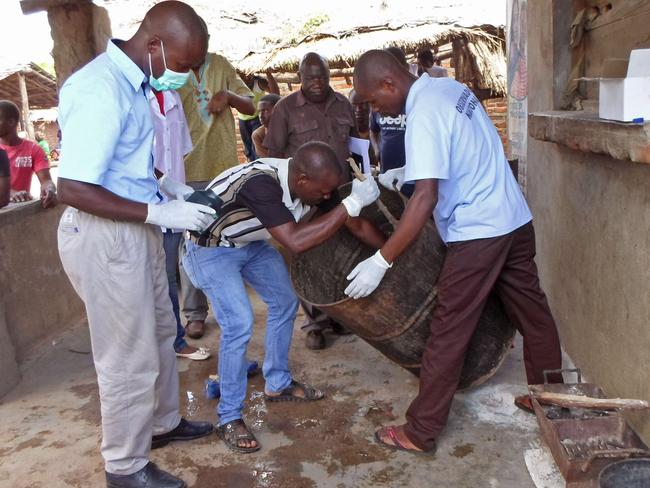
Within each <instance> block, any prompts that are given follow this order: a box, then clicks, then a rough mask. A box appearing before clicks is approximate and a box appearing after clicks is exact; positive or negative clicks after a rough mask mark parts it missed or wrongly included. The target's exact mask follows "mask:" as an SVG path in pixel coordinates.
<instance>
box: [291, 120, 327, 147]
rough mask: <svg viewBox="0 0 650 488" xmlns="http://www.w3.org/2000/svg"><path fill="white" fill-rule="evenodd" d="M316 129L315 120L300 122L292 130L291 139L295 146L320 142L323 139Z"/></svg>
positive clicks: (316, 123) (316, 122)
mask: <svg viewBox="0 0 650 488" xmlns="http://www.w3.org/2000/svg"><path fill="white" fill-rule="evenodd" d="M318 129H319V127H318V121H317V120H314V119H311V120H303V121H300V123H299V124H297V125H296V126H294V127H293V130H292V132H293V134H292V138H293V139H294V140H295V142H296V144H295V145H297V146H302V145H303V144H304V143H306V142H310V141H322V140H323V139H322V137H321V134H320V132H319V130H318ZM292 145H293V144H292Z"/></svg>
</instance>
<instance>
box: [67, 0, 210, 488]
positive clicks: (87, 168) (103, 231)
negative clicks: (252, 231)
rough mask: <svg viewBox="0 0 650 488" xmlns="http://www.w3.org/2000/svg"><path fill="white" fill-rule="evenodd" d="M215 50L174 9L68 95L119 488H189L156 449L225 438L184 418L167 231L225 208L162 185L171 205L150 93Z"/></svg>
mask: <svg viewBox="0 0 650 488" xmlns="http://www.w3.org/2000/svg"><path fill="white" fill-rule="evenodd" d="M206 51H207V32H206V31H205V28H204V27H203V24H202V23H201V21H200V19H199V17H198V16H197V15H196V12H194V10H193V9H192V8H191V7H189V6H188V5H186V4H184V3H181V2H176V1H169V2H162V3H159V4H157V5H156V6H154V7H153V8H152V9H151V10H149V12H148V13H147V14H146V16H145V18H144V20H143V22H142V24H141V26H140V28H139V29H138V31H137V32H136V34H135V35H134V36H133V37H132V38H131V39H129V40H128V41H117V40H114V41H110V42H109V44H108V47H107V50H106V53H104V54H102V55H100V56H98V57H97V58H96V59H95V60H93V61H91V62H90V63H89V64H88V65H86V66H85V67H83V68H82V69H80V70H79V71H78V72H76V73H75V74H73V75H72V76H71V77H70V78H69V79H68V80H67V81H66V83H65V84H64V86H63V88H62V89H61V96H60V105H59V123H60V124H61V129H62V132H63V135H64V137H63V147H62V161H61V166H60V170H59V185H60V186H59V191H60V200H61V201H62V202H63V203H66V204H68V205H69V206H70V207H69V208H68V209H66V211H65V212H64V214H63V216H62V218H61V222H60V224H59V230H58V244H59V254H60V256H61V261H62V263H63V267H64V269H65V271H66V273H67V275H68V276H69V278H70V281H71V282H72V284H73V286H74V288H75V290H76V291H77V293H79V296H80V297H81V299H82V300H83V301H84V304H85V306H86V312H87V315H88V325H89V328H90V338H91V342H92V349H93V359H94V362H95V369H96V371H97V381H98V384H99V393H100V402H101V410H102V429H103V441H102V448H101V450H102V455H103V457H104V459H105V471H106V480H107V486H108V487H125V488H135V487H145V486H146V487H147V488H151V487H184V486H186V485H185V483H184V482H183V481H182V480H180V479H178V478H176V477H174V476H172V475H171V474H169V473H166V472H164V471H162V470H160V469H158V468H157V467H156V466H155V465H154V464H153V463H150V462H149V451H150V449H151V448H152V447H153V448H155V447H158V446H162V445H164V444H166V443H168V442H170V441H172V440H188V439H194V438H198V437H202V436H204V435H207V434H209V433H210V432H212V430H213V426H212V425H211V424H210V423H208V422H188V421H186V420H185V419H182V418H181V416H180V414H179V411H178V407H179V394H178V372H177V370H176V361H175V354H174V349H173V343H174V339H175V337H176V323H175V319H174V315H173V312H172V307H171V302H170V300H169V296H168V284H167V276H166V272H165V258H164V252H163V247H162V235H161V232H160V226H164V227H169V228H182V229H189V230H202V229H203V228H205V227H206V226H207V225H208V224H209V223H210V222H212V221H213V220H214V217H213V215H214V210H212V209H211V208H209V207H206V206H203V205H196V204H193V203H188V202H185V201H184V200H183V199H182V198H181V199H174V198H176V197H177V196H178V195H179V194H182V193H183V192H182V190H183V189H182V188H181V189H180V190H181V191H178V190H179V189H178V187H179V185H180V184H177V185H174V184H170V183H168V184H167V185H162V184H161V190H162V191H165V190H166V189H167V191H166V193H170V197H171V200H169V201H166V202H165V203H162V199H161V196H160V194H159V187H158V182H157V181H156V178H155V176H154V168H153V159H152V142H153V127H152V121H151V114H150V109H149V104H148V101H147V98H146V91H147V90H149V89H150V86H153V87H155V88H156V89H159V90H165V89H174V88H177V87H178V86H179V85H181V84H182V83H183V82H184V80H186V79H187V76H188V73H189V70H190V68H191V67H192V66H193V65H195V64H197V63H200V62H201V60H202V59H203V57H204V56H205V53H206ZM180 186H183V185H180ZM170 189H171V190H170ZM189 191H191V189H190V190H189ZM134 310H137V311H138V313H137V314H135V313H134Z"/></svg>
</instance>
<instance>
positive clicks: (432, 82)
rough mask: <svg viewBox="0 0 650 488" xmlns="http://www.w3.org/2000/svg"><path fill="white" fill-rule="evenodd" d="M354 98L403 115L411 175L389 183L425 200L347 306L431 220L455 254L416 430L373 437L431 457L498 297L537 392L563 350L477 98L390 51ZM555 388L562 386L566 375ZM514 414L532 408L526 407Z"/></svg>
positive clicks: (415, 202)
mask: <svg viewBox="0 0 650 488" xmlns="http://www.w3.org/2000/svg"><path fill="white" fill-rule="evenodd" d="M354 89H355V90H356V92H357V93H358V94H359V96H360V97H361V99H362V100H365V101H367V102H369V103H370V105H371V106H372V108H373V110H375V111H377V112H379V113H380V114H382V115H384V116H385V115H390V116H391V117H396V116H398V115H399V114H400V113H401V110H402V108H404V109H405V113H406V120H407V126H406V133H405V136H404V145H405V154H406V164H405V167H404V168H398V169H394V170H390V171H388V172H387V173H385V174H384V175H380V177H379V181H380V182H381V183H382V184H383V185H385V186H388V187H392V186H393V181H394V180H397V182H398V183H397V186H399V184H400V182H403V181H414V182H415V191H414V193H413V196H412V197H411V199H410V200H409V202H408V204H407V205H406V208H405V210H404V213H403V214H402V216H401V218H400V225H399V226H398V227H397V229H396V230H395V232H394V233H393V234H392V235H391V237H390V238H389V239H388V240H387V241H386V244H384V245H383V246H382V247H381V249H380V250H379V251H377V252H376V253H375V254H374V255H373V256H371V257H370V258H368V259H366V260H365V261H362V262H361V263H359V264H358V265H357V266H356V267H355V268H354V269H353V270H352V272H351V273H350V275H349V276H348V279H350V280H351V283H350V284H349V286H348V287H347V288H346V289H345V293H346V295H348V296H351V297H352V298H355V299H358V298H362V297H365V296H367V295H369V294H370V293H372V292H373V291H374V290H375V289H376V288H377V286H379V283H380V282H381V280H382V278H383V276H384V275H385V273H386V272H387V270H388V269H389V268H391V267H392V266H393V262H394V261H395V259H396V258H397V257H398V256H400V255H401V254H402V253H403V252H404V251H405V250H406V249H407V248H408V246H409V245H410V244H411V243H412V242H413V241H415V239H416V238H417V237H418V235H419V234H420V232H421V231H422V229H423V228H424V225H425V224H426V222H427V221H428V220H429V219H430V218H431V214H432V213H433V216H434V219H435V222H436V226H437V228H438V232H439V233H440V237H441V238H442V240H443V241H444V242H445V244H446V245H447V253H446V255H445V258H444V261H443V263H442V269H441V272H440V276H439V278H438V282H437V283H436V288H437V297H436V298H437V302H436V306H435V309H434V313H433V320H432V323H431V331H432V333H431V336H430V337H429V338H428V340H427V342H426V346H425V349H424V353H423V355H422V366H421V370H420V388H419V393H418V396H417V397H416V398H415V400H413V402H412V403H411V405H410V407H409V409H408V411H407V412H406V424H404V425H399V426H387V427H384V428H382V429H380V430H379V431H377V432H376V433H375V438H376V440H377V441H378V442H379V443H380V444H382V445H385V446H388V447H391V448H393V449H400V450H404V451H409V452H422V451H426V452H433V451H434V450H435V447H436V439H437V437H438V435H439V434H440V432H441V431H442V429H443V428H444V426H445V423H446V421H447V417H448V415H449V410H450V408H451V402H452V400H453V397H454V393H455V391H456V388H457V387H458V382H459V379H460V374H461V370H462V367H463V362H464V358H465V353H466V351H467V348H468V346H469V342H470V339H471V338H472V335H473V333H474V331H475V330H476V327H477V325H478V321H479V319H480V316H481V313H482V312H483V308H484V306H485V303H486V301H487V299H488V296H489V295H490V293H491V292H493V291H494V292H495V293H496V294H497V295H498V296H499V298H500V299H501V301H502V302H503V305H504V308H505V310H506V312H507V314H508V316H509V318H510V319H511V320H512V322H513V323H514V324H515V325H516V327H517V329H518V330H519V331H520V332H521V334H522V335H523V338H524V363H525V366H526V376H527V379H528V384H539V383H543V382H544V377H543V371H544V370H554V369H559V368H560V367H561V365H562V355H561V349H560V341H559V337H558V333H557V328H556V326H555V322H554V320H553V316H552V314H551V311H550V309H549V307H548V303H547V301H546V296H545V295H544V292H543V291H542V289H541V288H540V285H539V277H538V274H537V266H536V265H535V260H534V257H535V231H534V229H533V224H532V215H531V213H530V210H529V208H528V205H527V204H526V200H525V198H524V196H523V194H522V193H521V189H520V188H519V185H518V184H517V182H516V180H515V178H514V176H513V175H512V172H511V171H510V168H509V166H508V162H507V160H506V158H505V154H504V151H503V146H502V145H501V140H500V138H499V134H498V132H497V131H496V129H495V127H494V124H493V123H492V122H491V121H490V118H489V117H488V115H487V113H486V112H485V110H484V109H483V107H482V106H481V103H480V102H479V100H478V99H477V98H476V96H475V95H474V94H473V93H472V91H471V90H470V89H469V88H468V87H466V86H465V85H462V84H460V83H458V82H457V81H456V80H453V79H451V78H431V77H430V76H429V75H428V74H426V73H424V74H422V76H420V78H416V77H415V76H413V75H412V74H410V73H409V72H408V71H407V70H405V69H404V68H403V66H400V64H399V62H398V61H397V60H396V59H395V58H394V57H393V56H391V55H390V54H388V53H387V52H385V51H380V50H373V51H369V52H367V53H365V54H363V55H362V56H361V57H360V58H359V60H358V61H357V63H356V66H355V69H354ZM382 177H384V178H382ZM398 265H399V263H398ZM413 278H414V279H417V277H413ZM549 379H550V381H552V382H560V381H562V380H561V376H560V375H557V374H556V375H551V377H550V378H549ZM515 403H516V404H517V405H518V406H521V407H522V408H524V407H527V408H530V399H529V397H528V396H522V397H518V399H517V400H516V402H515Z"/></svg>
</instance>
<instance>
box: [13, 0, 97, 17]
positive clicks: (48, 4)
mask: <svg viewBox="0 0 650 488" xmlns="http://www.w3.org/2000/svg"><path fill="white" fill-rule="evenodd" d="M71 3H92V2H91V0H20V8H21V10H22V11H23V14H25V15H27V14H33V13H36V12H43V11H46V10H47V9H50V8H53V7H61V6H63V5H68V4H71Z"/></svg>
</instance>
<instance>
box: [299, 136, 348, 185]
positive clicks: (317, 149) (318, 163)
mask: <svg viewBox="0 0 650 488" xmlns="http://www.w3.org/2000/svg"><path fill="white" fill-rule="evenodd" d="M292 159H293V161H294V164H295V165H296V166H295V167H296V169H298V170H299V171H300V172H302V173H305V174H306V175H307V176H309V177H310V178H317V177H318V176H320V174H321V173H322V172H323V171H328V170H329V171H334V172H335V173H336V174H341V172H342V171H341V166H340V165H339V163H338V156H337V155H336V152H335V151H334V149H332V146H330V145H329V144H327V143H325V142H322V141H309V142H306V143H304V144H303V145H302V146H300V147H299V148H298V150H297V151H296V153H295V154H294V155H293V158H292Z"/></svg>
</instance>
